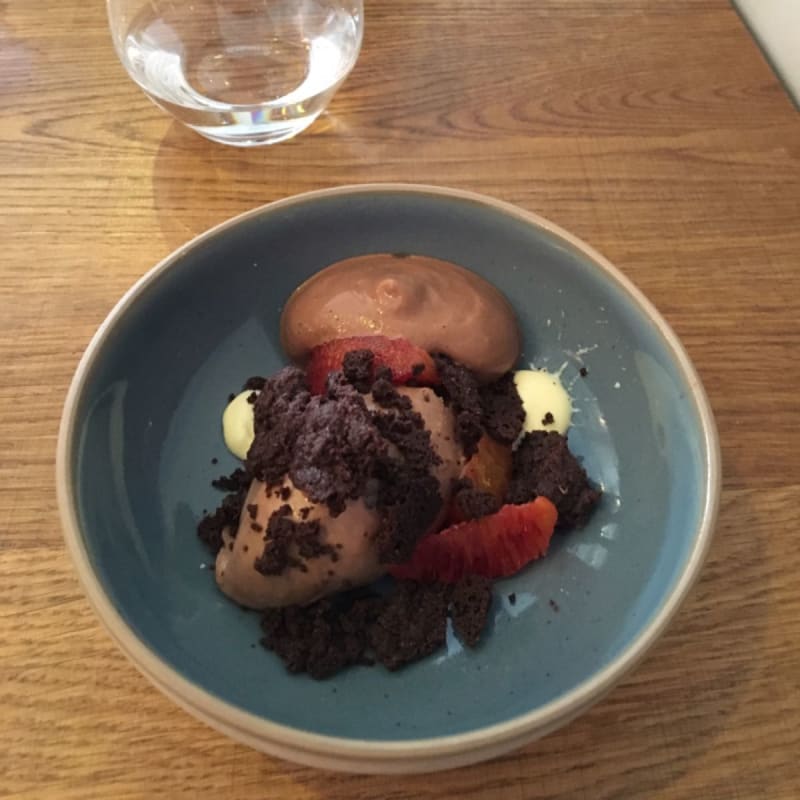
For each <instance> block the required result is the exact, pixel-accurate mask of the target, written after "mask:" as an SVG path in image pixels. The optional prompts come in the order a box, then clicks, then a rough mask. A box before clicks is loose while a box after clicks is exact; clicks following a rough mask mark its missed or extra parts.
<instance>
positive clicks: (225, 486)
mask: <svg viewBox="0 0 800 800" xmlns="http://www.w3.org/2000/svg"><path fill="white" fill-rule="evenodd" d="M250 481H251V476H250V473H249V472H248V471H247V470H245V469H242V468H241V467H239V468H237V469H235V470H234V471H233V472H231V474H230V475H220V477H219V478H215V479H214V480H213V481H211V485H212V486H213V487H214V488H215V489H221V490H222V491H223V492H239V491H241V490H242V489H245V490H247V488H248V487H249V486H250Z"/></svg>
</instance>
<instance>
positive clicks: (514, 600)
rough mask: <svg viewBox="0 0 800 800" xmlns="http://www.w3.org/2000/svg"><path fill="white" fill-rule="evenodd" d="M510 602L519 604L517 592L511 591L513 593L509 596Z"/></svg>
mask: <svg viewBox="0 0 800 800" xmlns="http://www.w3.org/2000/svg"><path fill="white" fill-rule="evenodd" d="M508 602H509V603H511V605H512V606H515V605H516V604H517V594H516V592H511V594H510V595H509V596H508Z"/></svg>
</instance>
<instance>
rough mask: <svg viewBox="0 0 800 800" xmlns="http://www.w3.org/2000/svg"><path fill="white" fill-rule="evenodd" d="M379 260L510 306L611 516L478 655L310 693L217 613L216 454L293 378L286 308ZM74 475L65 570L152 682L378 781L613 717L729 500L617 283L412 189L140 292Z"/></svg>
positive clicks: (319, 215)
mask: <svg viewBox="0 0 800 800" xmlns="http://www.w3.org/2000/svg"><path fill="white" fill-rule="evenodd" d="M385 251H392V252H394V251H404V252H414V253H421V254H425V255H431V256H438V257H440V258H444V259H448V260H450V261H454V262H456V263H458V264H462V265H463V266H465V267H468V268H470V269H473V270H475V271H476V272H478V273H479V274H481V275H483V276H484V277H486V278H488V279H489V280H490V281H492V282H493V283H494V284H495V285H496V286H497V287H499V288H500V289H501V290H502V291H503V292H505V294H506V295H507V296H508V297H509V298H510V299H511V301H512V303H513V304H514V306H515V307H516V310H517V314H518V315H519V319H520V322H521V326H522V330H523V333H524V357H523V362H524V364H528V363H533V364H535V365H536V366H546V367H547V368H549V369H562V378H563V380H564V381H565V383H566V384H567V385H568V386H569V387H570V390H571V393H572V396H573V398H574V405H575V407H576V409H575V416H574V424H573V427H572V429H571V431H570V434H569V438H570V442H571V445H572V448H573V450H574V451H576V452H577V453H578V454H579V455H580V456H581V457H582V458H583V461H584V464H585V466H586V468H587V470H588V472H589V475H590V476H592V477H593V478H594V479H595V480H596V481H598V482H599V483H601V484H602V486H603V489H604V491H605V494H604V498H603V501H602V505H601V506H600V508H599V509H598V511H597V512H596V513H595V515H594V516H593V517H592V519H591V522H590V523H589V524H588V525H587V526H586V528H584V529H583V530H579V531H575V532H572V533H570V534H569V535H566V536H563V537H557V538H556V540H555V543H554V545H553V546H552V548H551V552H550V553H549V555H548V556H547V558H546V559H544V560H542V561H540V562H537V563H535V564H533V565H532V566H530V567H529V568H527V569H525V570H524V571H523V572H522V573H520V574H519V575H517V576H515V577H513V578H511V579H509V580H505V581H502V582H500V583H498V584H497V585H496V591H495V600H494V605H493V608H492V611H491V625H490V630H489V635H488V636H486V638H485V641H484V643H483V644H482V645H481V646H480V647H479V648H478V649H477V650H475V651H471V652H468V651H464V650H462V649H461V647H460V646H459V644H458V643H457V642H456V641H454V640H452V639H450V640H449V641H448V646H447V648H446V649H443V650H442V651H441V652H440V653H437V654H436V655H434V656H432V657H430V658H428V659H426V660H425V661H422V662H420V663H417V664H415V665H412V666H410V667H408V668H406V669H404V670H402V671H399V672H397V673H389V672H386V671H385V670H383V669H380V668H374V669H370V668H356V669H350V670H348V671H346V672H344V673H342V674H340V675H338V676H337V677H336V678H334V679H331V680H328V681H323V682H316V681H313V680H311V679H309V678H308V677H306V676H304V675H300V676H292V675H289V674H287V673H286V672H285V670H284V668H283V666H282V665H281V663H280V662H279V661H278V659H277V658H276V657H274V656H273V655H272V654H271V653H268V652H266V651H265V650H263V649H262V648H261V647H255V648H254V647H253V644H254V643H255V642H257V641H258V639H259V625H258V623H259V620H258V616H257V615H256V614H254V613H252V612H246V611H243V610H241V609H240V608H238V607H236V606H235V605H234V604H233V603H231V602H229V601H228V600H226V599H225V598H224V597H223V596H222V595H221V594H220V592H219V591H218V590H217V588H216V586H215V584H214V580H213V573H212V572H211V571H209V570H208V569H206V562H208V561H209V560H210V559H209V554H208V553H207V552H206V551H205V549H204V548H203V546H202V545H201V543H200V542H199V541H198V540H197V538H196V535H195V525H196V523H197V521H198V519H199V518H200V516H201V513H202V512H203V510H204V509H206V508H211V507H213V506H214V505H215V503H216V502H217V500H218V496H217V494H216V493H215V492H214V491H213V490H212V489H211V488H210V486H209V482H210V480H211V479H212V478H213V477H215V476H217V475H218V474H221V473H223V472H227V471H230V469H232V468H233V467H234V466H235V462H234V459H233V457H232V456H230V455H229V454H228V453H227V451H226V449H225V447H224V445H223V441H222V437H221V430H220V415H221V412H222V409H223V407H224V405H225V402H226V398H227V396H228V394H229V392H231V391H234V390H235V389H237V387H239V386H240V385H241V383H242V381H243V379H244V378H246V377H248V376H250V375H252V374H264V373H270V372H272V371H274V370H277V369H278V368H279V367H280V366H282V365H283V364H284V358H283V355H282V353H281V348H280V343H279V339H278V320H279V316H280V312H281V306H282V305H283V303H284V301H285V300H286V298H287V297H288V296H289V295H290V293H291V292H292V290H293V289H294V288H295V287H296V286H297V285H298V284H299V283H301V282H302V281H303V280H305V279H306V278H308V277H309V276H310V275H312V274H313V273H314V272H316V271H317V270H319V269H321V268H323V267H325V266H327V265H328V264H330V263H332V262H334V261H338V260H339V259H342V258H345V257H347V256H354V255H357V254H362V253H370V252H385ZM581 367H586V369H587V370H588V375H587V376H586V377H580V375H579V370H580V368H581ZM212 458H218V459H219V464H218V465H212V463H211V460H212ZM57 462H58V463H57V482H58V493H59V502H60V508H61V514H62V520H63V526H64V531H65V536H66V541H67V545H68V548H69V551H70V553H71V555H72V558H73V559H74V561H75V565H76V568H77V571H78V574H79V576H80V579H81V581H82V583H83V586H84V588H85V590H86V593H87V595H88V597H89V600H90V601H91V603H92V605H93V606H94V608H95V610H96V612H97V614H98V615H99V616H100V618H101V619H102V621H103V622H104V623H105V625H106V626H107V628H108V629H109V631H110V633H111V635H112V636H113V637H114V639H115V640H116V641H117V643H118V644H119V646H120V647H121V648H122V650H123V651H124V652H125V653H126V654H127V655H128V656H129V657H130V658H131V660H132V661H133V662H134V663H135V664H136V666H137V667H138V668H139V669H140V670H141V671H142V672H143V673H144V674H145V675H146V676H147V677H148V678H150V679H151V680H152V681H153V683H155V684H156V685H157V686H158V687H159V688H160V689H161V690H162V691H164V692H165V693H166V694H168V695H169V696H170V697H172V698H173V699H174V700H175V701H177V702H178V703H180V704H181V705H182V706H183V707H184V708H186V709H187V710H188V711H190V712H191V713H193V714H195V715H197V716H198V717H200V718H201V719H203V720H205V721H206V722H208V723H209V724H210V725H213V726H214V727H216V728H218V729H219V730H222V731H224V732H225V733H227V734H229V735H230V736H232V737H234V738H236V739H239V740H240V741H243V742H246V743H247V744H249V745H251V746H253V747H256V748H258V749H261V750H263V751H265V752H268V753H271V754H275V755H278V756H282V757H285V758H288V759H292V760H296V761H299V762H302V763H306V764H312V765H316V766H323V767H330V768H334V769H344V770H353V771H364V772H420V771H424V770H433V769H441V768H446V767H452V766H457V765H461V764H466V763H470V762H475V761H479V760H481V759H485V758H488V757H490V756H493V755H496V754H499V753H501V752H504V751H507V750H510V749H512V748H514V747H517V746H519V745H521V744H523V743H525V742H527V741H530V740H532V739H534V738H536V737H537V736H540V735H542V734H544V733H546V732H548V731H550V730H553V729H554V728H556V727H558V726H560V725H562V724H564V723H565V722H567V721H568V720H570V719H572V718H573V717H575V716H576V715H578V714H579V713H580V712H581V711H583V710H585V709H586V708H587V707H589V706H590V705H591V704H592V703H594V702H595V701H596V700H598V699H599V698H600V697H601V696H602V695H603V693H604V692H606V691H607V690H608V689H609V688H610V687H611V686H612V685H613V684H614V683H615V682H616V681H618V680H619V679H620V677H621V676H622V675H623V674H624V673H625V672H626V670H628V669H629V668H630V667H631V666H633V665H634V664H635V663H636V662H637V661H638V660H639V659H640V658H641V656H642V655H643V654H644V653H645V651H646V650H647V649H648V648H649V647H650V646H651V645H652V644H653V642H654V641H655V640H656V638H657V637H658V636H659V635H660V634H661V632H662V631H663V630H664V627H665V625H666V624H667V622H668V621H669V619H670V618H671V617H672V615H673V614H674V613H675V611H676V610H677V608H678V606H679V604H680V602H681V601H682V600H683V598H684V597H685V595H686V593H687V591H688V589H689V587H690V585H691V584H692V582H693V581H694V579H695V578H696V577H697V574H698V572H699V570H700V567H701V564H702V561H703V558H704V555H705V553H706V550H707V548H708V545H709V541H710V538H711V534H712V529H713V525H714V520H715V516H716V511H717V504H718V496H719V477H720V475H719V454H718V442H717V438H716V432H715V427H714V422H713V418H712V414H711V411H710V409H709V405H708V402H707V399H706V396H705V394H704V392H703V389H702V386H701V384H700V381H699V379H698V377H697V375H696V373H695V371H694V369H693V368H692V366H691V364H690V362H689V360H688V358H687V356H686V353H685V352H684V350H683V348H682V347H681V345H680V344H679V342H678V340H677V339H676V337H675V335H674V334H673V333H672V331H671V330H670V329H669V327H668V326H667V325H666V323H665V322H664V320H663V319H662V318H661V317H660V316H659V314H658V313H657V312H656V311H655V309H654V308H653V307H652V306H651V305H650V303H649V302H648V301H647V300H646V299H645V298H644V297H643V296H642V295H641V294H640V293H639V291H637V290H636V289H635V288H634V287H633V286H632V285H631V283H630V282H629V281H628V280H627V279H626V278H625V277H624V276H623V275H622V274H621V273H620V272H619V271H618V270H616V269H615V268H614V267H613V266H612V265H611V264H609V263H608V262H607V261H606V260H605V259H604V258H602V256H600V255H599V254H597V253H596V252H594V251H593V250H591V249H590V248H589V247H587V246H586V245H584V244H582V243H581V242H580V241H578V240H576V239H575V238H574V237H573V236H571V235H570V234H568V233H566V232H565V231H563V230H560V229H559V228H557V227H556V226H555V225H552V224H551V223H549V222H547V221H546V220H543V219H541V218H539V217H537V216H535V215H533V214H529V213H527V212H524V211H521V210H520V209H517V208H514V207H512V206H509V205H506V204H503V203H500V202H497V201H494V200H491V199H488V198H485V197H481V196H476V195H472V194H467V193H463V192H454V191H448V190H442V189H434V188H430V187H415V186H395V185H390V186H386V185H384V186H361V187H346V188H342V189H336V190H332V191H322V192H315V193H312V194H307V195H302V196H300V197H294V198H289V199H287V200H283V201H280V202H277V203H273V204H271V205H268V206H266V207H264V208H260V209H256V210H255V211H252V212H250V213H247V214H244V215H242V216H240V217H237V218H236V219H234V220H232V221H230V222H227V223H224V224H222V225H220V226H218V227H217V228H215V229H213V230H211V231H209V232H208V233H206V234H204V235H202V236H200V237H198V238H197V239H195V240H194V241H192V242H190V243H189V244H188V245H186V246H184V247H182V248H181V249H179V250H178V251H177V252H175V253H174V254H172V255H171V256H169V257H168V258H167V259H166V260H165V261H163V262H162V263H161V264H159V265H158V266H157V267H155V268H154V269H153V270H152V271H151V272H149V273H148V274H147V275H145V276H144V277H143V278H142V279H141V280H140V281H139V282H138V283H137V284H136V285H135V286H134V287H133V288H132V289H131V290H130V291H129V292H128V293H127V294H126V295H125V297H123V298H122V300H121V301H120V302H119V304H118V305H117V306H116V308H115V309H114V310H113V311H112V312H111V314H110V315H109V317H108V319H107V320H106V321H105V322H104V323H103V325H102V326H101V328H100V330H99V331H98V332H97V334H96V335H95V337H94V339H93V340H92V342H91V344H90V345H89V347H88V349H87V351H86V353H85V355H84V357H83V359H82V361H81V363H80V366H79V367H78V370H77V373H76V375H75V378H74V381H73V383H72V386H71V388H70V390H69V394H68V397H67V400H66V405H65V409H64V415H63V420H62V425H61V432H60V437H59V449H58V459H57ZM512 595H513V596H514V601H512Z"/></svg>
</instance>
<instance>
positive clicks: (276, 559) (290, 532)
mask: <svg viewBox="0 0 800 800" xmlns="http://www.w3.org/2000/svg"><path fill="white" fill-rule="evenodd" d="M320 533H321V525H320V521H319V520H318V519H315V520H312V521H311V522H298V521H297V520H295V519H293V518H292V509H291V506H288V505H283V506H281V507H280V508H278V509H277V510H276V511H274V512H273V513H272V516H271V517H270V518H269V522H268V523H267V532H266V534H265V539H266V542H265V544H264V552H263V553H261V555H260V556H258V558H256V560H255V562H254V564H253V566H254V567H255V569H256V571H257V572H260V573H261V574H262V575H280V574H281V573H282V572H283V571H284V570H285V569H287V568H288V567H297V568H298V569H299V570H301V571H302V572H306V571H307V570H308V567H307V566H306V561H308V560H309V559H312V558H319V557H320V556H323V555H327V556H329V557H330V559H331V560H332V561H338V560H339V554H338V553H337V552H336V550H335V548H333V547H331V545H329V544H326V543H325V542H323V541H321V539H320Z"/></svg>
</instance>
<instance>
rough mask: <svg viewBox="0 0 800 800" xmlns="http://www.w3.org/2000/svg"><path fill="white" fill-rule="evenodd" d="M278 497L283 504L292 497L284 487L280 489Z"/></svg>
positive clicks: (290, 492) (290, 491) (289, 490)
mask: <svg viewBox="0 0 800 800" xmlns="http://www.w3.org/2000/svg"><path fill="white" fill-rule="evenodd" d="M278 495H279V497H280V498H281V500H283V501H284V502H285V501H286V500H288V499H289V498H290V497H291V496H292V490H291V489H290V488H289V487H288V486H284V487H282V488H281V490H280V492H278Z"/></svg>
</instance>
